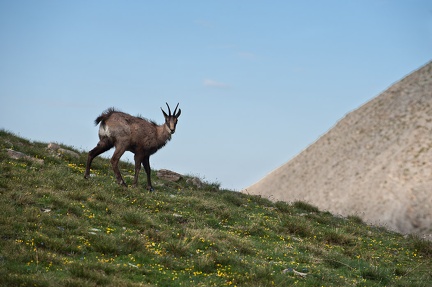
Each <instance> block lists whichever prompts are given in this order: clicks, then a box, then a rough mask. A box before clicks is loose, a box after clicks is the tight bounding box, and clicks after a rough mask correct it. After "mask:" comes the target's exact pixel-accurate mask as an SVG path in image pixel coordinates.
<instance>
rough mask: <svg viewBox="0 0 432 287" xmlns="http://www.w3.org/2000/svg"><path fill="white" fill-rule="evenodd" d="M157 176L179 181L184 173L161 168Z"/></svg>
mask: <svg viewBox="0 0 432 287" xmlns="http://www.w3.org/2000/svg"><path fill="white" fill-rule="evenodd" d="M156 176H157V177H158V178H160V179H164V180H169V181H173V182H177V181H179V180H180V179H181V178H182V175H181V174H179V173H176V172H174V171H171V170H167V169H161V170H158V171H157V172H156Z"/></svg>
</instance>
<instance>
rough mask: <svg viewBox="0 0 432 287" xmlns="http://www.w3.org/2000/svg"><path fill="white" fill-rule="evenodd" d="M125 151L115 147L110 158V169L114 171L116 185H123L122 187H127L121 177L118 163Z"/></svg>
mask: <svg viewBox="0 0 432 287" xmlns="http://www.w3.org/2000/svg"><path fill="white" fill-rule="evenodd" d="M125 151H126V150H125V148H123V147H117V146H116V149H115V151H114V154H113V156H112V158H111V165H112V168H113V170H114V174H115V176H116V179H117V183H118V184H120V185H123V186H127V185H126V183H125V182H124V180H123V177H122V176H121V173H120V169H119V167H118V163H119V161H120V157H121V156H122V155H123V154H124V152H125Z"/></svg>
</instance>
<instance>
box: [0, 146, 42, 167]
mask: <svg viewBox="0 0 432 287" xmlns="http://www.w3.org/2000/svg"><path fill="white" fill-rule="evenodd" d="M6 151H7V154H8V156H9V157H10V158H12V159H26V160H30V161H32V162H35V163H38V164H44V160H43V159H40V158H35V157H32V156H29V155H26V154H25V153H22V152H19V151H15V150H12V149H6Z"/></svg>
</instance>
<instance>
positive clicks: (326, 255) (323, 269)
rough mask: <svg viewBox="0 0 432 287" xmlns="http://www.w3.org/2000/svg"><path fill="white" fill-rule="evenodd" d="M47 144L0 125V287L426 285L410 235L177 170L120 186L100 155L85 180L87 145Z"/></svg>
mask: <svg viewBox="0 0 432 287" xmlns="http://www.w3.org/2000/svg"><path fill="white" fill-rule="evenodd" d="M46 146H47V144H46V143H38V142H31V141H28V140H25V139H22V138H19V137H17V136H15V135H13V134H11V133H9V132H6V131H0V286H80V287H81V286H292V285H296V286H431V284H432V245H431V243H430V242H427V241H423V240H421V239H419V238H417V237H415V236H407V237H404V236H402V235H399V234H396V233H392V232H388V231H386V230H385V229H383V228H376V227H372V226H368V225H365V224H363V223H362V221H361V220H360V219H359V218H358V217H349V218H341V217H335V216H333V215H332V214H330V213H327V212H320V211H319V210H318V209H317V208H316V207H314V206H311V205H309V204H306V203H302V202H296V203H294V204H287V203H284V202H277V203H272V202H270V201H268V200H265V199H263V198H260V197H258V196H248V195H245V194H241V193H237V192H232V191H228V190H219V189H218V188H217V185H216V184H207V185H205V186H204V187H203V188H200V189H197V188H196V187H195V186H194V185H192V184H191V183H189V182H190V181H187V180H186V179H182V180H181V181H180V182H178V183H173V182H168V181H163V180H160V179H158V178H156V176H154V177H153V180H154V182H155V188H156V192H153V193H149V192H148V191H146V190H145V189H144V187H142V188H127V189H126V188H122V187H120V186H118V185H117V184H116V183H115V180H114V178H113V173H112V170H111V169H110V166H109V161H108V160H105V159H102V158H97V159H95V161H94V164H93V170H92V173H93V174H95V176H94V177H92V178H91V179H90V180H85V179H84V178H83V174H84V164H85V159H86V155H85V154H83V153H80V156H79V157H78V158H75V157H73V156H71V155H70V154H64V155H62V156H59V155H57V154H53V153H51V152H49V151H48V150H47V148H46ZM63 148H68V149H72V148H71V147H65V146H63ZM7 149H13V150H16V151H20V152H22V153H25V154H27V155H29V156H31V157H35V158H39V159H43V160H44V163H43V164H40V163H37V162H33V161H32V160H31V159H21V160H15V159H11V158H9V156H8V155H7ZM75 151H76V150H75ZM76 152H78V151H76ZM161 152H163V151H161ZM121 169H122V173H123V174H124V175H125V178H126V181H127V182H128V183H129V184H130V183H131V181H132V179H131V176H132V175H133V171H132V170H133V167H132V166H131V165H129V164H126V163H122V165H121ZM128 175H130V176H128ZM141 178H142V179H143V178H144V176H143V175H141ZM141 184H142V185H143V184H144V182H143V180H142V181H141Z"/></svg>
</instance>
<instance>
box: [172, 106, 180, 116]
mask: <svg viewBox="0 0 432 287" xmlns="http://www.w3.org/2000/svg"><path fill="white" fill-rule="evenodd" d="M178 106H179V103H177V106H176V107H175V109H174V113H173V116H174V117H176V118H178V117H179V116H180V114H181V109H179V111H178V113H177V114H176V111H177V108H178Z"/></svg>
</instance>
